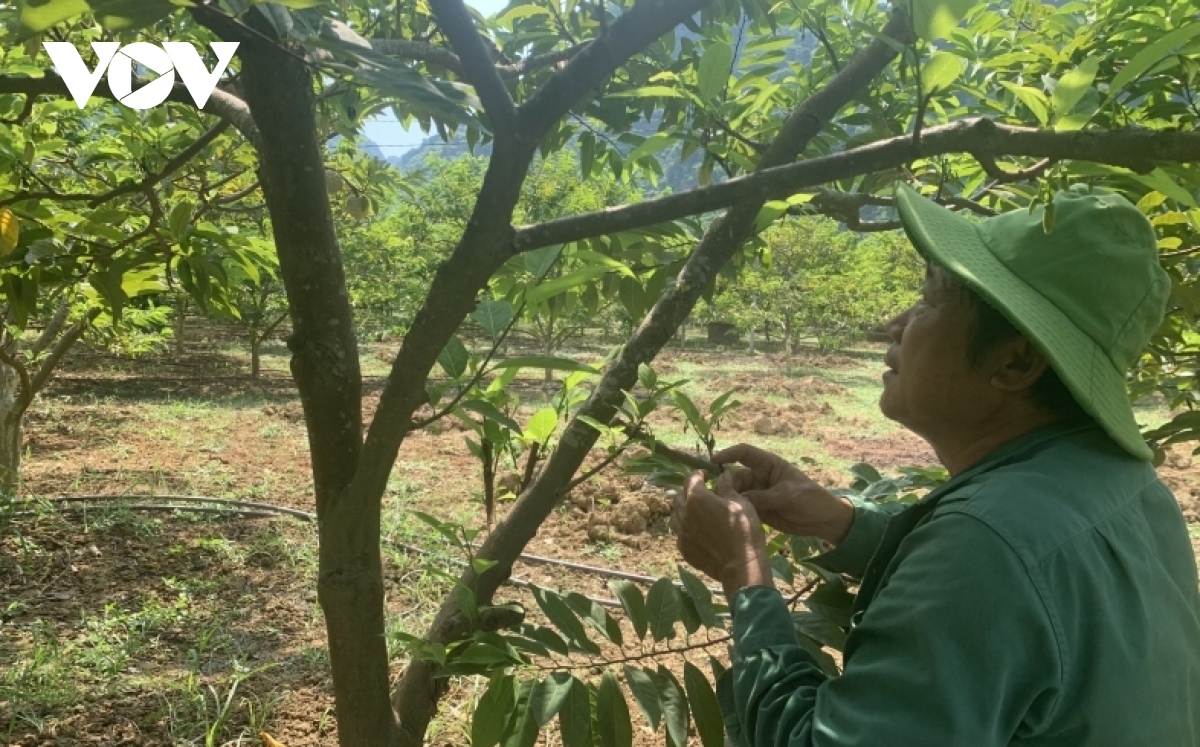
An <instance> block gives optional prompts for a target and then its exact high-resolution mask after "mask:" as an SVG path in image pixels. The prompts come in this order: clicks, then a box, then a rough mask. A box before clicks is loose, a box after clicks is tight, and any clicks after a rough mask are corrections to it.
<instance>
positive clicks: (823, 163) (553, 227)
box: [513, 119, 1200, 252]
mask: <svg viewBox="0 0 1200 747" xmlns="http://www.w3.org/2000/svg"><path fill="white" fill-rule="evenodd" d="M947 153H971V154H973V155H976V156H978V155H981V154H982V155H985V156H986V155H992V156H996V155H1007V156H1029V157H1034V158H1038V157H1040V158H1053V159H1055V160H1059V161H1063V160H1075V161H1092V162H1094V163H1107V164H1112V165H1115V166H1124V167H1127V168H1130V169H1133V170H1135V171H1138V172H1145V171H1147V170H1149V169H1151V168H1152V167H1153V164H1155V163H1162V162H1175V163H1179V162H1194V161H1200V132H1179V131H1175V130H1121V131H1103V132H1055V131H1053V130H1037V129H1031V128H1027V127H1014V126H1011V125H1003V124H997V123H995V122H993V121H992V120H990V119H966V120H962V121H960V122H954V123H952V124H947V125H942V126H940V127H933V128H930V129H927V130H925V132H924V134H922V136H921V142H920V144H919V145H918V146H916V147H914V146H913V141H912V136H911V135H899V136H897V137H893V138H888V139H885V140H879V141H876V142H874V143H871V144H869V145H864V146H861V147H858V148H852V149H850V150H846V151H842V152H841V153H835V154H833V155H830V156H823V157H821V158H813V159H810V160H807V161H803V162H801V163H796V164H791V165H788V166H779V167H776V168H771V169H767V170H765V171H760V172H758V173H755V174H752V175H749V176H741V177H736V178H734V179H730V180H729V181H727V182H722V183H721V184H713V185H711V186H708V187H700V188H698V189H693V190H690V191H687V192H681V193H679V194H676V195H668V196H666V197H660V198H658V199H656V200H647V201H646V202H641V203H637V204H635V205H625V206H622V207H616V208H609V209H607V210H601V211H597V212H594V213H585V214H583V215H576V216H572V217H568V218H559V219H557V220H552V221H546V222H545V223H540V224H538V225H534V226H519V227H517V229H516V234H515V235H514V237H513V250H514V252H524V251H529V250H531V249H537V248H538V247H542V246H552V245H555V244H563V243H566V242H569V241H578V240H580V239H584V238H590V237H592V236H599V235H603V234H607V233H616V232H618V231H628V230H631V229H635V228H642V227H644V226H650V225H654V224H656V223H662V222H664V221H669V220H677V219H679V218H686V217H688V216H691V215H697V214H699V213H707V212H711V211H713V210H720V209H722V208H724V207H726V206H728V205H730V204H733V203H735V202H737V201H738V200H742V199H747V198H756V199H781V198H785V197H788V196H790V195H792V194H795V193H796V192H799V191H801V190H804V189H808V188H812V187H816V186H818V185H821V184H827V183H829V182H833V181H837V180H839V179H848V178H850V177H854V176H861V175H862V174H870V173H873V172H877V171H886V170H889V169H895V168H898V167H900V166H903V165H904V164H906V163H909V162H910V161H913V160H915V159H918V158H929V157H931V156H937V155H944V154H947Z"/></svg>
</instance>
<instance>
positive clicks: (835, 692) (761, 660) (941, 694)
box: [718, 513, 1059, 747]
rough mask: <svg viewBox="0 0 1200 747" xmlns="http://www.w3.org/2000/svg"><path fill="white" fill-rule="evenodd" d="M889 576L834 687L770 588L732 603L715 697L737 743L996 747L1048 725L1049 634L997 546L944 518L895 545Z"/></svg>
mask: <svg viewBox="0 0 1200 747" xmlns="http://www.w3.org/2000/svg"><path fill="white" fill-rule="evenodd" d="M893 570H894V572H893V575H892V576H891V578H890V579H889V580H888V581H887V582H886V586H884V587H883V588H882V589H881V590H880V591H879V593H878V595H877V596H876V597H875V599H874V601H873V602H872V603H871V605H870V607H869V608H868V609H867V611H866V613H865V615H864V616H863V618H862V621H861V623H860V624H859V625H858V626H857V627H856V628H855V629H854V630H853V631H852V632H851V634H850V637H849V640H848V641H847V649H846V665H845V670H844V671H843V673H842V674H841V675H839V676H836V677H828V676H827V675H825V674H824V673H823V672H822V671H821V670H820V668H819V667H818V666H817V664H816V662H815V661H814V660H813V658H812V656H811V655H810V654H808V653H807V652H806V651H805V650H804V649H803V648H801V647H800V646H799V645H798V643H797V639H796V634H795V632H794V630H793V628H792V626H791V620H790V615H789V613H788V610H787V607H786V606H785V604H784V602H783V599H782V597H780V595H779V593H778V592H777V591H776V590H775V589H773V588H768V587H761V586H760V587H750V588H746V589H743V590H741V591H740V592H738V593H737V594H736V595H734V598H733V600H732V605H731V606H732V609H733V640H734V646H733V662H732V667H731V669H730V671H729V672H727V673H726V676H725V677H723V678H722V681H721V682H720V683H718V697H719V698H720V702H721V706H722V711H723V712H724V714H725V719H726V731H727V732H728V733H729V736H730V738H731V739H732V740H733V741H734V743H735V744H738V745H740V747H784V746H785V745H786V746H787V747H807V746H809V745H813V746H816V745H820V746H822V747H833V746H834V745H889V744H894V745H925V744H928V745H947V746H955V745H963V746H964V747H967V746H970V747H992V746H993V745H995V746H997V747H999V746H1002V745H1008V744H1009V742H1010V740H1011V739H1012V737H1013V736H1014V735H1015V734H1017V733H1018V732H1019V730H1023V729H1029V728H1033V729H1036V724H1037V723H1038V722H1039V721H1041V720H1042V719H1047V718H1048V717H1049V715H1050V712H1051V711H1052V710H1053V707H1054V704H1055V700H1056V698H1057V693H1058V691H1059V663H1058V662H1059V651H1058V647H1057V643H1056V638H1055V634H1054V630H1053V627H1052V624H1051V621H1050V617H1049V615H1048V614H1047V611H1046V607H1045V605H1044V604H1043V601H1042V599H1041V597H1040V595H1039V593H1038V591H1037V589H1036V588H1035V584H1034V583H1033V581H1032V580H1031V578H1030V576H1029V574H1028V573H1027V571H1026V568H1025V566H1024V564H1023V563H1022V562H1021V560H1020V559H1019V558H1018V556H1017V554H1016V553H1015V552H1014V551H1013V550H1012V549H1011V548H1010V547H1009V546H1008V544H1007V543H1006V542H1004V540H1003V539H1002V538H1000V537H999V536H998V535H996V534H995V533H994V532H993V531H992V530H991V529H990V528H988V527H987V526H985V525H984V524H982V523H981V522H979V521H978V520H977V519H975V518H973V517H970V516H967V515H963V514H955V513H950V514H947V515H943V516H941V517H937V518H935V519H933V520H931V521H929V522H928V523H926V524H925V525H923V526H921V527H920V528H918V529H916V530H914V531H913V532H912V534H910V535H909V536H908V537H907V538H906V539H905V541H904V542H903V543H902V545H901V547H900V550H899V552H898V553H897V556H896V564H895V565H893Z"/></svg>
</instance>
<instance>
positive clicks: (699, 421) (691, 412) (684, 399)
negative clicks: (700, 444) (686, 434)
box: [671, 391, 709, 436]
mask: <svg viewBox="0 0 1200 747" xmlns="http://www.w3.org/2000/svg"><path fill="white" fill-rule="evenodd" d="M671 397H672V399H674V400H675V406H676V407H678V408H679V409H680V410H682V411H683V414H684V415H686V416H687V419H688V422H689V423H691V424H692V428H693V429H695V431H696V433H697V434H699V435H701V436H707V435H709V424H708V423H707V422H706V421H705V420H704V418H702V417H701V416H700V410H699V409H697V408H696V403H695V402H692V398H691V397H689V396H687V395H686V394H684V393H683V392H679V391H675V392H671Z"/></svg>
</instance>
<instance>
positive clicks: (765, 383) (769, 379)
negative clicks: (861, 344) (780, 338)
mask: <svg viewBox="0 0 1200 747" xmlns="http://www.w3.org/2000/svg"><path fill="white" fill-rule="evenodd" d="M707 384H708V385H709V386H710V387H712V388H713V389H716V390H718V391H727V390H729V389H733V390H736V391H737V392H745V393H749V394H759V395H765V396H777V397H787V398H788V399H790V400H793V401H796V402H805V401H808V400H816V399H819V398H822V397H836V396H839V395H841V394H843V393H844V392H845V391H846V388H845V387H844V386H842V385H841V384H838V383H836V382H833V381H826V380H825V379H822V378H820V377H818V376H800V377H792V376H779V375H775V376H771V375H762V374H726V375H721V376H715V377H713V378H712V379H709V380H708V382H707Z"/></svg>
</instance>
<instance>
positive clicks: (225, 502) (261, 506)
mask: <svg viewBox="0 0 1200 747" xmlns="http://www.w3.org/2000/svg"><path fill="white" fill-rule="evenodd" d="M142 498H155V499H158V500H164V501H174V502H177V503H216V504H218V505H222V506H237V507H239V508H251V509H258V510H259V512H260V513H256V514H253V515H254V516H270V515H272V514H287V515H288V516H295V517H297V518H300V519H306V520H308V521H316V520H317V515H316V514H314V513H311V512H309V511H301V510H300V509H298V508H289V507H287V506H276V505H274V504H271V503H256V502H255V501H235V500H231V499H228V498H207V497H205V496H199V495H128V494H120V493H118V494H115V495H64V496H59V497H56V498H37V499H33V500H27V501H17V502H16V503H17V504H21V503H29V504H35V503H41V502H43V501H45V502H49V503H71V502H80V501H93V502H97V503H99V502H104V501H121V500H125V501H128V500H140V499H142ZM137 505H142V504H135V505H132V506H129V507H128V508H131V509H134V510H136V506H137ZM174 508H177V509H178V510H180V511H196V510H199V509H196V508H189V507H187V506H177V507H174ZM266 512H270V513H266Z"/></svg>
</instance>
